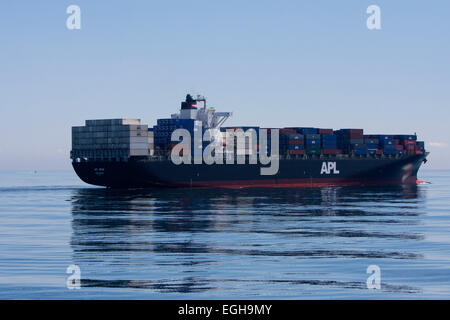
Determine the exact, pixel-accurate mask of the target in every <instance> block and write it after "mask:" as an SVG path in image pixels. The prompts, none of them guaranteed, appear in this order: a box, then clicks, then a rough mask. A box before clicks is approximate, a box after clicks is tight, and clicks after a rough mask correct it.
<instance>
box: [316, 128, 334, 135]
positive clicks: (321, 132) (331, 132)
mask: <svg viewBox="0 0 450 320" xmlns="http://www.w3.org/2000/svg"><path fill="white" fill-rule="evenodd" d="M319 134H333V129H319Z"/></svg>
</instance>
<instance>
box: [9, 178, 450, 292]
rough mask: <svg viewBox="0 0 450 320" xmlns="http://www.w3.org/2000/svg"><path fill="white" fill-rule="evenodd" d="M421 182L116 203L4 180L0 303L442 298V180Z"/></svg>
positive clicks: (127, 193)
mask: <svg viewBox="0 0 450 320" xmlns="http://www.w3.org/2000/svg"><path fill="white" fill-rule="evenodd" d="M420 179H422V180H425V181H427V182H428V183H426V184H420V185H417V186H387V187H326V188H310V189H309V188H304V189H233V190H226V189H214V190H204V189H198V190H190V189H165V190H152V189H133V190H111V189H104V188H97V187H92V186H88V185H86V184H84V183H83V182H81V181H80V180H79V179H78V177H76V175H75V174H74V173H73V172H72V171H61V172H56V171H55V172H44V171H37V172H34V171H21V172H0V219H1V222H0V299H449V298H450V171H440V170H428V171H427V170H421V172H420ZM69 266H70V267H69ZM68 268H69V269H68ZM368 268H369V271H370V272H369V273H368ZM372 270H376V271H372ZM68 271H69V273H68ZM372 272H375V273H372ZM78 279H79V280H78ZM368 279H369V281H368ZM374 279H375V280H374ZM377 281H378V282H377ZM378 283H379V286H377V284H378Z"/></svg>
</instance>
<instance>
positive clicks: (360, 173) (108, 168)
mask: <svg viewBox="0 0 450 320" xmlns="http://www.w3.org/2000/svg"><path fill="white" fill-rule="evenodd" d="M231 115H232V113H231V112H217V111H216V110H215V109H214V108H212V107H208V106H207V105H206V99H205V98H204V97H202V96H196V97H195V98H194V97H193V96H191V95H189V94H188V95H187V96H186V99H185V101H183V102H182V103H181V109H180V112H179V113H175V114H172V115H171V116H170V118H164V119H157V123H156V125H155V126H153V127H149V126H148V125H146V124H142V123H141V120H140V119H100V120H86V122H85V125H84V126H74V127H72V150H71V152H70V157H71V159H72V165H73V168H74V170H75V172H76V173H77V175H78V176H79V177H80V179H81V180H83V181H84V182H86V183H88V184H92V185H97V186H104V187H110V188H147V187H158V188H161V187H185V188H186V187H187V188H246V187H312V186H341V185H361V186H363V185H387V184H416V183H417V182H418V180H417V172H418V170H419V168H420V166H421V165H422V163H425V162H426V161H427V160H426V157H427V155H428V152H426V151H425V144H424V142H423V141H417V135H416V134H365V133H364V131H363V129H354V128H352V129H339V130H333V129H325V128H314V127H286V128H260V127H255V126H239V127H225V126H223V124H224V122H225V121H226V120H227V119H228V118H229V117H230V116H231ZM177 129H184V130H185V131H184V132H187V133H190V134H191V135H192V136H196V135H197V136H200V137H202V136H203V135H204V134H205V132H206V131H208V130H209V131H210V132H215V135H214V137H210V138H209V140H208V141H210V142H215V143H216V144H215V146H217V145H218V144H217V143H220V147H221V149H214V152H212V154H213V155H214V157H215V159H222V160H224V161H222V163H220V162H218V161H216V162H214V163H206V162H205V161H203V160H202V157H201V156H202V155H203V154H204V152H205V150H206V148H207V143H206V141H205V140H201V141H200V143H195V142H194V141H193V140H194V138H192V141H188V142H189V143H188V144H187V147H186V148H183V149H182V150H181V152H178V154H177V155H178V156H187V155H188V154H187V153H190V154H189V157H187V158H186V157H185V158H184V159H191V160H192V162H189V163H188V162H182V163H181V164H180V163H176V162H174V161H173V158H172V156H171V155H173V152H174V150H175V148H176V146H177V145H178V146H180V143H181V142H180V140H179V139H178V140H177V137H173V134H174V132H175V131H176V130H177ZM238 131H239V132H247V133H248V132H252V134H255V135H256V139H249V140H244V143H241V144H239V143H232V144H231V147H230V140H227V139H228V136H227V134H228V133H230V132H238ZM263 134H264V135H265V138H264V139H263V137H262V135H263ZM248 136H251V135H248ZM248 136H247V137H248ZM251 137H255V136H251ZM178 138H179V137H178ZM232 139H235V137H233V138H232ZM219 141H220V142H219ZM182 142H183V143H186V141H182ZM197 142H198V141H197ZM231 142H235V140H233V141H231ZM262 142H264V143H262ZM275 142H278V143H277V145H278V148H277V149H278V150H277V151H278V152H276V154H273V151H274V149H273V148H272V146H275ZM227 144H228V145H227ZM217 150H222V151H220V152H219V151H217ZM275 150H276V149H275ZM186 151H188V152H186ZM183 152H184V153H185V154H184V155H183ZM191 155H192V157H191ZM263 155H264V156H265V157H266V158H267V157H268V156H271V157H272V162H275V161H276V167H275V166H274V168H273V169H274V170H272V172H271V173H270V174H262V172H263V170H262V169H264V168H267V167H268V164H267V163H266V164H265V165H263V164H261V163H258V162H255V161H251V159H253V160H254V159H258V156H259V157H260V158H261V156H263ZM197 156H200V161H197V162H195V161H194V160H193V159H194V158H195V159H198V158H197ZM238 158H239V159H240V161H238ZM225 160H226V161H225ZM235 160H236V161H235ZM270 165H273V163H272V164H270Z"/></svg>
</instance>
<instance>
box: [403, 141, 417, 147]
mask: <svg viewBox="0 0 450 320" xmlns="http://www.w3.org/2000/svg"><path fill="white" fill-rule="evenodd" d="M403 144H404V145H405V146H406V145H415V144H416V141H415V140H404V141H403Z"/></svg>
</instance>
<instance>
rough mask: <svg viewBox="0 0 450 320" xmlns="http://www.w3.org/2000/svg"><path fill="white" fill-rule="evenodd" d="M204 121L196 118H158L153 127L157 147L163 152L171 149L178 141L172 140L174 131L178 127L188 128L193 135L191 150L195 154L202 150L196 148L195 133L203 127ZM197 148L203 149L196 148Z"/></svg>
mask: <svg viewBox="0 0 450 320" xmlns="http://www.w3.org/2000/svg"><path fill="white" fill-rule="evenodd" d="M201 125H202V122H201V121H197V120H194V119H174V118H170V119H158V120H157V125H156V126H154V127H153V134H154V143H155V147H157V148H158V149H159V150H161V151H162V152H163V153H167V152H168V151H170V150H171V149H172V148H173V147H174V146H175V145H176V143H177V141H171V138H172V133H173V131H175V130H176V129H186V130H188V131H189V133H190V135H191V139H192V141H191V151H192V153H193V154H195V153H196V152H201V150H194V148H195V145H194V143H193V142H194V141H193V139H194V134H195V132H197V131H199V130H200V128H201ZM196 149H201V147H200V148H196Z"/></svg>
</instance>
